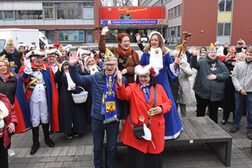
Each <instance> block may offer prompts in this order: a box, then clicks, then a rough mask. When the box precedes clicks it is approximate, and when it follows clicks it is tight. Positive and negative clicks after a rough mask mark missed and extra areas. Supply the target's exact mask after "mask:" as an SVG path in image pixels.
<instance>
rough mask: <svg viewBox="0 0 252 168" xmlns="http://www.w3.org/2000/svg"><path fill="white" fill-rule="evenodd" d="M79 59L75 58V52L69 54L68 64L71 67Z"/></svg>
mask: <svg viewBox="0 0 252 168" xmlns="http://www.w3.org/2000/svg"><path fill="white" fill-rule="evenodd" d="M78 60H79V58H78V56H77V52H75V51H74V52H71V54H70V56H69V64H70V65H71V66H74V65H75V64H76V63H77V62H78Z"/></svg>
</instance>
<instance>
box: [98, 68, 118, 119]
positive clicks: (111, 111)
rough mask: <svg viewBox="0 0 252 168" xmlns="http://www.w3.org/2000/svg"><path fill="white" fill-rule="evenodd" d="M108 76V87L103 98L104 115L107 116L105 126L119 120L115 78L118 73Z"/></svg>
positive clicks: (106, 86)
mask: <svg viewBox="0 0 252 168" xmlns="http://www.w3.org/2000/svg"><path fill="white" fill-rule="evenodd" d="M105 74H106V85H105V88H104V93H103V96H102V114H103V115H105V119H104V121H103V123H104V124H107V123H110V122H113V121H118V119H117V105H116V90H115V86H116V85H115V83H116V82H115V77H116V72H115V73H114V74H113V75H112V76H108V75H107V73H106V72H105Z"/></svg>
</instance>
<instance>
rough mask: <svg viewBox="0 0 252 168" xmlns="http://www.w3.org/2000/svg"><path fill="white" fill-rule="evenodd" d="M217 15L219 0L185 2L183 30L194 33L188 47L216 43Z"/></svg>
mask: <svg viewBox="0 0 252 168" xmlns="http://www.w3.org/2000/svg"><path fill="white" fill-rule="evenodd" d="M239 1H240V0H239ZM217 13H218V0H207V1H206V0H183V5H182V27H181V30H182V32H183V31H188V32H191V33H192V36H191V37H190V39H189V40H188V45H209V44H210V43H211V42H213V43H214V42H215V41H216V29H217Z"/></svg>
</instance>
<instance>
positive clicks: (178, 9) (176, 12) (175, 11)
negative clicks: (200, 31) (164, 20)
mask: <svg viewBox="0 0 252 168" xmlns="http://www.w3.org/2000/svg"><path fill="white" fill-rule="evenodd" d="M181 15H182V4H180V5H178V6H175V7H174V8H171V9H169V10H168V19H172V18H176V17H179V16H181Z"/></svg>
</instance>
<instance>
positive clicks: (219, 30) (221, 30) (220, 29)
mask: <svg viewBox="0 0 252 168" xmlns="http://www.w3.org/2000/svg"><path fill="white" fill-rule="evenodd" d="M217 32H218V33H217V35H218V36H223V23H218V28H217Z"/></svg>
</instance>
